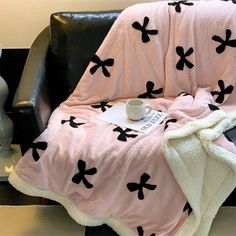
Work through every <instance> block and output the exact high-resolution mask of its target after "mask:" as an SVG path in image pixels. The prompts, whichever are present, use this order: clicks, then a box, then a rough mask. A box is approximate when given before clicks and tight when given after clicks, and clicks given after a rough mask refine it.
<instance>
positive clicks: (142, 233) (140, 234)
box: [137, 226, 156, 236]
mask: <svg viewBox="0 0 236 236" xmlns="http://www.w3.org/2000/svg"><path fill="white" fill-rule="evenodd" d="M137 231H138V235H139V236H144V230H143V227H142V226H138V227H137ZM150 236H156V234H154V233H153V234H151V235H150Z"/></svg>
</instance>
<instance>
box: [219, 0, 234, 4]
mask: <svg viewBox="0 0 236 236" xmlns="http://www.w3.org/2000/svg"><path fill="white" fill-rule="evenodd" d="M222 1H224V2H228V1H230V0H222ZM231 1H232V3H233V4H236V0H231Z"/></svg>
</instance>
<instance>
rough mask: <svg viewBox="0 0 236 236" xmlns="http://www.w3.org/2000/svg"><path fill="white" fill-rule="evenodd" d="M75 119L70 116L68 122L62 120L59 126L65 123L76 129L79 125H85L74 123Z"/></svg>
mask: <svg viewBox="0 0 236 236" xmlns="http://www.w3.org/2000/svg"><path fill="white" fill-rule="evenodd" d="M75 119H76V117H74V116H70V119H69V120H62V121H61V124H64V123H66V122H69V124H70V126H71V127H72V128H78V127H79V126H80V125H83V124H85V123H76V122H74V120H75Z"/></svg>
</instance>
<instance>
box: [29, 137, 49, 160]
mask: <svg viewBox="0 0 236 236" xmlns="http://www.w3.org/2000/svg"><path fill="white" fill-rule="evenodd" d="M47 146H48V143H47V142H37V143H32V144H31V148H32V155H33V158H34V160H35V161H38V160H39V159H40V156H39V154H38V151H37V149H40V150H43V151H44V150H46V148H47Z"/></svg>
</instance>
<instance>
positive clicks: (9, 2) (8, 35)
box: [0, 0, 155, 48]
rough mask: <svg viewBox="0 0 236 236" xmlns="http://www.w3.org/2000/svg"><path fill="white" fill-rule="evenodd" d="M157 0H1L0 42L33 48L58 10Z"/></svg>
mask: <svg viewBox="0 0 236 236" xmlns="http://www.w3.org/2000/svg"><path fill="white" fill-rule="evenodd" d="M153 1H155V0H0V43H1V44H2V47H3V48H30V46H31V44H32V42H33V40H34V39H35V37H36V36H37V35H38V33H39V32H40V31H41V30H42V29H44V28H45V27H46V26H47V25H48V24H49V17H50V14H51V13H53V12H57V11H67V10H68V11H85V10H111V9H123V8H125V7H127V6H130V5H133V4H135V3H139V2H153Z"/></svg>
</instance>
